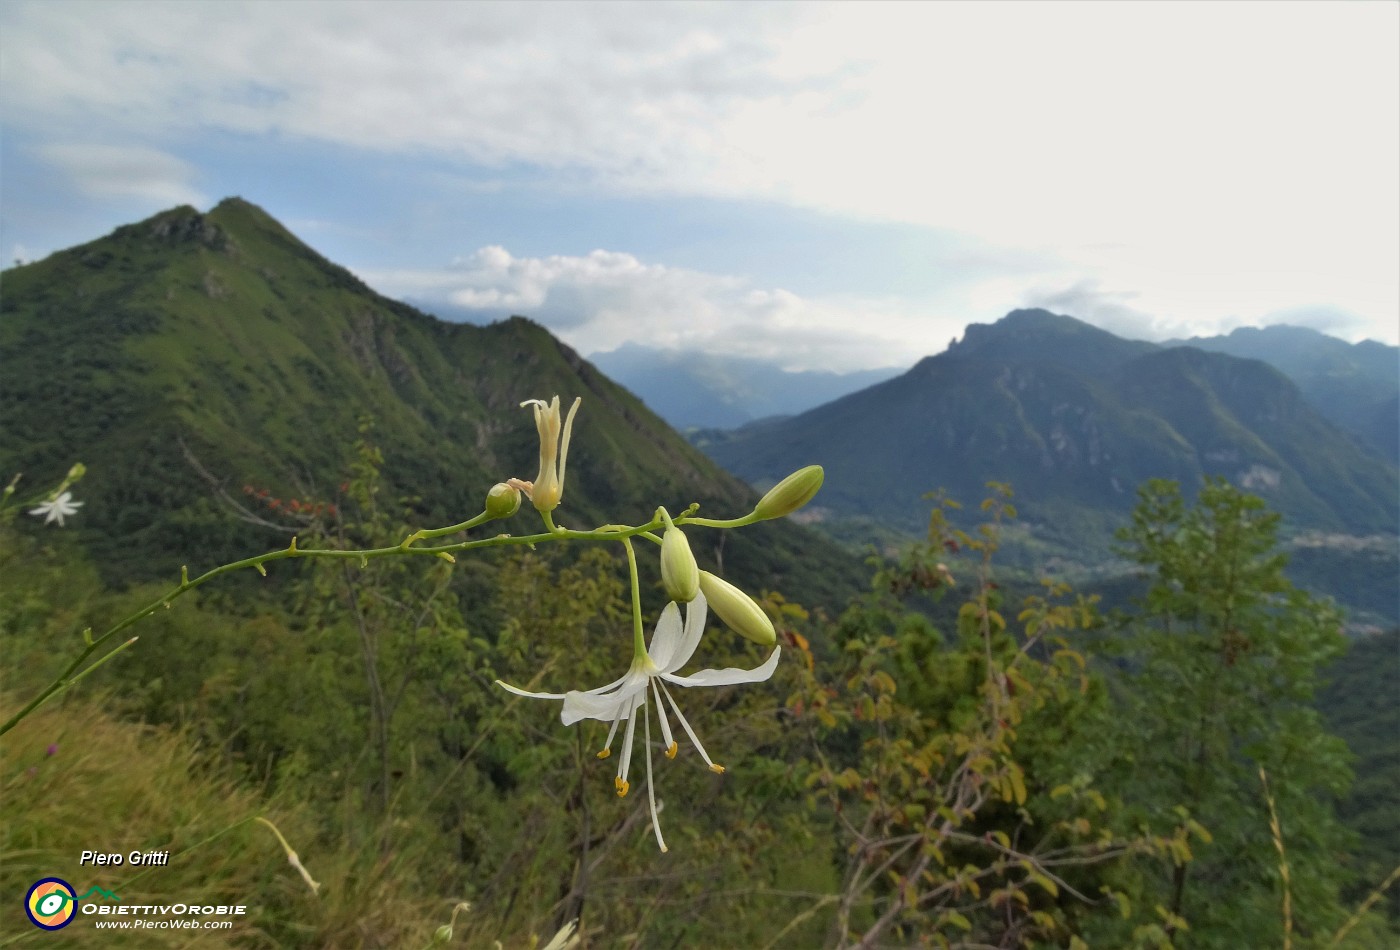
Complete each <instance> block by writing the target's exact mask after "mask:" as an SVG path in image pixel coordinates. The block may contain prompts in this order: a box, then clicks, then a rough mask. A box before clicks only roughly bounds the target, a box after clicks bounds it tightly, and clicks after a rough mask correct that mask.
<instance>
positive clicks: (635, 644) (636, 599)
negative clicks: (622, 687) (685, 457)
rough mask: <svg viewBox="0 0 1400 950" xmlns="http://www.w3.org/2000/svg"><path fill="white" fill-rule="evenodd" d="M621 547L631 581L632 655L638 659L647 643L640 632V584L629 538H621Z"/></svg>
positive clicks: (635, 559)
mask: <svg viewBox="0 0 1400 950" xmlns="http://www.w3.org/2000/svg"><path fill="white" fill-rule="evenodd" d="M622 547H623V549H624V550H625V551H626V552H627V573H628V576H629V578H630V579H631V581H632V655H633V657H635V658H638V659H640V658H641V657H644V656H646V655H647V643H646V637H645V636H644V635H643V633H642V585H641V583H640V582H639V581H638V580H637V552H636V551H633V550H632V539H631V538H623V539H622Z"/></svg>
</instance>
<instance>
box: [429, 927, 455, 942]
mask: <svg viewBox="0 0 1400 950" xmlns="http://www.w3.org/2000/svg"><path fill="white" fill-rule="evenodd" d="M451 939H452V928H451V927H449V926H447V924H443V925H442V926H441V927H439V928H438V929H437V930H434V931H433V945H434V946H442V945H443V944H445V943H447V942H449V941H450V940H451Z"/></svg>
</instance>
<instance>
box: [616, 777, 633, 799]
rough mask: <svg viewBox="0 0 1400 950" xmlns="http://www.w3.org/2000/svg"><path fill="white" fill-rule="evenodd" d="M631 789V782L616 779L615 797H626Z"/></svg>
mask: <svg viewBox="0 0 1400 950" xmlns="http://www.w3.org/2000/svg"><path fill="white" fill-rule="evenodd" d="M631 789H632V783H631V782H624V781H622V780H621V779H618V780H617V797H618V798H626V797H627V793H628V792H629V791H631Z"/></svg>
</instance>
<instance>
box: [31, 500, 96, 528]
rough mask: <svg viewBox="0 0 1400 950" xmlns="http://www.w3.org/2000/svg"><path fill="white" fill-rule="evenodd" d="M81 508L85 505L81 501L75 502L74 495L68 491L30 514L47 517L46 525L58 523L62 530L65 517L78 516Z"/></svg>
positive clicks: (32, 509)
mask: <svg viewBox="0 0 1400 950" xmlns="http://www.w3.org/2000/svg"><path fill="white" fill-rule="evenodd" d="M81 507H83V503H82V502H81V501H74V500H73V493H72V492H70V491H66V492H64V493H63V494H61V495H59V496H58V497H57V498H55V499H54V500H53V501H46V502H44V503H43V504H42V505H40V506H39V507H38V508H31V509H29V513H30V514H31V515H46V516H47V517H45V518H44V524H49V523H50V522H53V521H57V522H58V526H59V527H60V528H61V527H63V518H64V516H65V515H76V514H77V513H78V509H79V508H81Z"/></svg>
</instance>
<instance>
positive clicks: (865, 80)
mask: <svg viewBox="0 0 1400 950" xmlns="http://www.w3.org/2000/svg"><path fill="white" fill-rule="evenodd" d="M0 29H3V31H4V34H5V37H6V39H5V55H4V56H3V57H0V90H3V95H0V107H2V108H3V116H4V120H5V122H6V123H8V124H14V125H17V126H19V127H23V128H28V129H31V130H42V134H45V135H52V136H58V137H60V138H61V139H62V140H63V141H69V142H71V141H80V140H81V141H89V140H91V141H106V142H113V141H117V142H126V141H146V142H153V143H155V144H154V145H152V146H151V147H152V148H159V149H161V150H163V151H164V152H165V153H167V158H168V153H169V152H172V151H175V150H177V147H178V146H181V145H184V146H188V145H190V143H195V142H198V141H200V139H201V137H202V136H204V135H205V134H206V133H207V132H208V131H209V130H211V129H213V130H220V131H224V132H233V133H237V134H246V135H252V136H265V137H266V140H267V141H269V142H276V141H277V140H297V141H311V142H318V143H332V144H335V145H337V146H344V147H349V148H352V149H367V150H374V151H377V152H388V153H414V154H429V155H434V156H441V157H443V158H444V159H446V160H448V161H454V160H466V161H469V162H473V163H478V164H486V165H490V166H496V167H500V168H503V169H504V168H508V167H511V166H519V165H525V166H528V167H530V168H532V169H535V170H540V171H542V172H544V173H546V174H547V175H550V176H552V181H554V182H555V183H558V186H559V187H568V188H575V189H579V190H583V191H587V192H589V193H592V194H604V195H606V194H612V193H652V194H666V195H695V194H701V195H718V196H724V197H731V198H741V199H744V198H755V199H761V200H767V201H772V200H776V201H781V202H787V203H791V204H795V205H800V206H803V207H807V208H816V209H820V210H824V211H831V212H835V213H837V214H841V215H853V216H858V217H863V218H873V219H883V220H897V221H905V222H913V223H915V224H921V225H926V226H932V227H939V228H943V229H950V230H952V231H956V232H960V233H963V234H966V235H974V236H976V237H977V238H979V239H980V240H981V241H982V242H983V243H984V244H985V245H990V246H991V247H994V248H1009V249H1017V248H1019V249H1027V250H1029V251H1030V252H1033V253H1040V252H1044V251H1045V250H1046V249H1050V248H1053V249H1054V251H1055V253H1056V254H1057V255H1058V256H1059V257H1060V259H1061V260H1062V262H1063V265H1064V266H1063V271H1062V273H1059V274H1055V275H1051V274H1042V275H1038V276H1037V278H1036V280H1037V281H1038V282H1039V285H1040V286H1041V287H1049V288H1060V291H1058V292H1068V291H1066V290H1065V289H1066V288H1069V289H1073V288H1076V287H1078V288H1080V289H1079V291H1078V292H1077V293H1078V296H1079V297H1080V298H1084V297H1085V291H1084V288H1085V287H1089V286H1091V285H1089V284H1085V283H1083V282H1084V281H1086V280H1090V281H1098V284H1097V285H1094V286H1097V287H1103V288H1113V290H1112V292H1111V293H1112V294H1113V295H1120V296H1117V297H1116V298H1113V299H1116V300H1117V301H1118V302H1117V304H1112V301H1111V300H1110V299H1109V298H1108V297H1105V296H1104V294H1105V293H1106V291H1096V293H1097V302H1096V303H1094V304H1093V306H1094V307H1096V308H1097V312H1100V313H1102V314H1104V315H1105V319H1118V320H1120V321H1121V320H1128V322H1129V324H1131V322H1132V320H1139V321H1141V319H1142V318H1141V316H1136V317H1135V316H1133V314H1130V313H1128V312H1126V311H1124V310H1122V309H1119V310H1113V309H1112V307H1113V306H1117V307H1119V308H1123V307H1127V308H1129V310H1132V311H1135V312H1139V313H1140V314H1148V315H1151V316H1150V318H1149V319H1148V324H1149V325H1150V326H1151V327H1154V328H1156V327H1158V326H1159V324H1160V325H1167V324H1170V325H1176V324H1182V325H1193V326H1194V325H1211V324H1216V325H1220V324H1224V323H1228V322H1230V321H1235V322H1246V321H1252V320H1254V319H1256V318H1257V317H1259V316H1260V315H1261V314H1263V313H1267V312H1271V311H1281V310H1288V309H1295V308H1298V307H1317V306H1323V307H1329V306H1330V307H1336V308H1340V309H1342V310H1345V311H1347V312H1350V313H1354V314H1357V315H1358V317H1359V318H1360V319H1361V320H1362V321H1364V322H1365V325H1366V326H1367V327H1368V328H1370V331H1371V333H1372V335H1378V336H1381V337H1383V338H1385V339H1388V340H1392V341H1393V340H1395V339H1396V333H1397V331H1396V329H1395V322H1394V317H1395V314H1396V313H1397V312H1400V176H1396V174H1395V169H1396V168H1397V167H1400V118H1397V117H1400V54H1398V53H1397V49H1396V45H1395V42H1394V38H1395V35H1396V33H1397V31H1398V30H1400V5H1396V4H1380V3H1370V4H1330V3H1290V4H1258V3H1214V4H1174V3H1135V4H1106V3H1038V2H1037V3H1009V2H1008V3H997V4H977V3H951V2H949V3H938V4H876V3H849V4H834V3H829V4H802V5H798V4H685V5H681V4H657V5H648V6H645V7H641V6H637V5H632V4H609V3H589V4H580V3H560V4H542V3H531V4H484V3H475V4H450V5H449V4H441V3H407V2H404V3H398V4H395V5H394V6H393V7H389V6H387V5H381V4H368V3H356V4H344V3H335V4H332V3H317V4H311V3H301V4H244V3H201V4H197V5H196V4H184V3H137V2H104V3H86V4H85V3H64V4H54V3H10V4H7V5H5V6H4V7H3V8H0ZM83 136H87V138H83ZM168 171H170V172H172V173H171V174H152V175H151V176H150V177H148V178H142V177H141V176H140V175H139V174H134V169H128V170H127V173H126V177H124V176H123V172H122V171H121V170H120V169H116V168H113V169H109V171H108V173H106V174H96V175H93V174H89V175H87V176H86V177H84V179H83V180H84V181H86V182H88V183H89V184H88V187H89V188H99V187H118V186H117V185H105V186H104V185H102V184H101V183H102V182H121V181H127V182H129V184H127V185H126V186H124V187H128V188H130V189H132V191H130V192H129V193H143V192H141V189H146V191H145V192H144V193H147V194H162V195H163V194H167V193H168V194H171V195H176V194H178V195H179V197H178V198H174V199H172V200H188V196H189V192H190V189H189V185H188V182H189V176H188V175H187V174H186V175H184V176H183V177H182V176H181V174H180V170H179V169H168ZM540 260H542V261H544V260H549V259H543V258H542V259H540ZM541 266H543V265H541ZM590 266H593V267H594V268H597V269H599V270H600V272H606V271H607V270H608V265H606V264H603V263H599V262H594V263H593V264H592V265H590ZM527 277H528V275H523V276H522V277H521V284H520V287H519V288H518V289H516V290H513V291H510V292H512V293H519V294H522V295H523V296H521V297H520V298H519V301H520V305H521V306H522V307H523V306H526V305H527V304H528V303H529V301H530V300H531V299H533V298H531V297H530V296H529V294H530V293H532V292H534V291H532V290H531V284H530V282H529V280H528V279H526V278H527ZM600 279H601V278H600ZM555 286H556V290H555V293H560V292H561V291H560V290H559V289H558V287H560V286H563V285H562V284H558V283H556V285H555ZM990 286H991V285H982V286H981V287H980V288H968V289H966V290H965V293H967V294H969V295H973V296H976V295H977V294H981V293H986V292H988V291H989V288H990ZM1003 289H1005V290H1007V291H1008V293H1007V294H1005V295H1004V296H1003V297H1002V300H1001V302H1000V304H999V308H998V309H1001V310H1004V309H1007V308H1008V307H1009V306H1010V304H1011V303H1012V302H1013V301H1015V300H1018V299H1021V298H1022V297H1024V295H1025V294H1026V293H1027V289H1026V284H1025V282H1024V281H1023V282H1021V283H1019V284H1018V283H1016V282H1015V281H1009V282H1008V283H1007V284H1006V285H1005V287H1004V288H1003ZM462 292H463V293H466V294H467V297H466V298H464V299H466V300H469V301H472V302H473V305H487V304H491V303H492V302H493V298H491V297H490V294H491V293H492V292H496V293H500V294H505V293H507V291H502V290H499V289H496V290H494V291H493V290H492V289H491V288H486V289H480V288H477V289H475V290H473V289H472V288H462ZM1036 292H1039V293H1042V294H1043V293H1053V292H1056V291H1044V290H1042V291H1032V293H1036ZM474 294H486V296H473V295H474ZM1122 294H1132V295H1135V296H1132V297H1122V296H1121V295H1122ZM512 299H513V298H510V297H508V296H501V297H499V298H496V299H495V303H498V304H499V305H500V306H503V307H504V306H511V305H513V304H512ZM1129 299H1131V300H1132V303H1131V305H1129V304H1127V303H1125V301H1126V300H1129ZM808 306H812V303H811V302H810V301H809V302H808ZM969 316H971V315H969ZM1130 318H1131V319H1130ZM1164 321H1165V323H1164Z"/></svg>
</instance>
